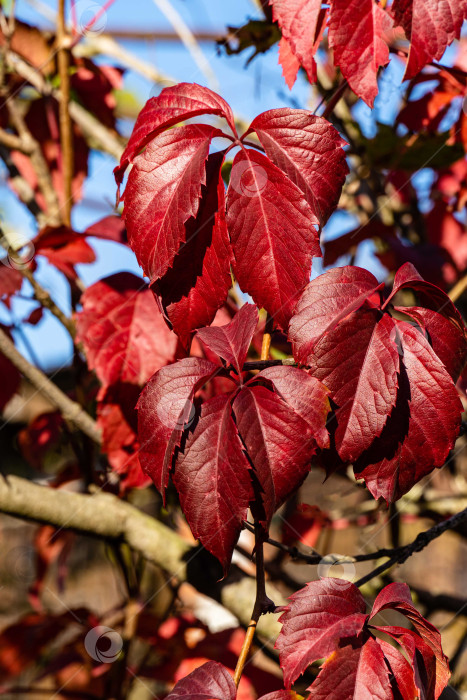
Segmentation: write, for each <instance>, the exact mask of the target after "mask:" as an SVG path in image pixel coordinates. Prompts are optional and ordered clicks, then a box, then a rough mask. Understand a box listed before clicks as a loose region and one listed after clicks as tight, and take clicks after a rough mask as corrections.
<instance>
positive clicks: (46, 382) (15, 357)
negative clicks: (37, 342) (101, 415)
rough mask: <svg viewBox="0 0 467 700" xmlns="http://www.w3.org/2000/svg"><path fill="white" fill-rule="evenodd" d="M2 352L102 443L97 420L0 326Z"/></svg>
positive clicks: (78, 424) (84, 429)
mask: <svg viewBox="0 0 467 700" xmlns="http://www.w3.org/2000/svg"><path fill="white" fill-rule="evenodd" d="M0 352H2V353H3V354H4V355H5V357H7V358H8V359H9V360H10V361H11V362H12V363H13V364H14V365H15V367H17V369H19V371H20V372H21V374H23V375H24V376H25V377H26V379H29V381H30V382H31V384H32V385H33V386H35V387H36V389H37V390H38V391H39V392H40V393H41V394H42V395H43V396H45V397H46V398H48V399H49V401H50V402H51V403H52V404H53V405H54V406H55V407H56V408H57V409H58V410H59V411H60V412H61V414H62V416H63V417H64V419H65V420H66V421H69V422H70V423H72V424H74V425H75V426H76V427H77V428H79V430H81V431H82V432H83V433H84V434H85V435H87V436H88V437H89V438H91V440H93V441H94V442H95V443H97V444H98V445H100V442H101V435H100V431H99V429H98V427H97V424H96V422H95V421H94V420H93V419H92V418H91V416H90V415H89V414H88V413H86V411H83V409H82V408H81V406H80V405H79V404H78V403H76V402H75V401H72V400H71V399H70V398H68V396H67V395H66V394H64V393H63V391H61V389H59V388H58V386H56V385H55V384H54V383H53V382H51V381H50V379H49V378H48V377H47V376H46V375H45V374H44V373H43V372H41V370H40V369H37V367H34V365H32V364H31V363H30V362H28V361H27V360H26V358H25V357H23V355H21V353H20V352H18V350H17V349H16V347H15V344H14V343H13V342H12V341H11V340H10V338H9V337H8V335H7V334H6V333H5V331H4V330H3V329H1V328H0Z"/></svg>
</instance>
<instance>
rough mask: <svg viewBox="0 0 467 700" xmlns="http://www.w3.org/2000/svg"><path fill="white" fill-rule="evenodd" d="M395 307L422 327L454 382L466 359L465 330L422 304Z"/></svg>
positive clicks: (466, 340)
mask: <svg viewBox="0 0 467 700" xmlns="http://www.w3.org/2000/svg"><path fill="white" fill-rule="evenodd" d="M395 309H396V311H399V312H400V313H403V314H406V315H407V316H410V317H411V318H413V319H414V320H415V321H416V322H417V323H418V324H419V325H420V326H421V327H422V328H423V329H424V331H425V332H426V334H427V337H428V339H429V341H430V344H431V346H432V348H433V350H434V351H435V353H436V354H437V355H438V357H439V359H440V360H441V362H442V363H443V365H444V366H445V367H446V369H447V371H448V372H449V374H450V375H451V378H452V380H453V381H454V382H456V381H457V380H458V378H459V376H460V374H461V373H462V370H463V369H464V367H465V364H466V361H467V338H466V335H465V331H464V330H463V329H460V328H459V326H458V325H457V324H454V323H451V321H449V320H448V319H447V318H446V317H445V316H442V315H441V314H439V313H437V312H436V311H432V310H431V309H425V308H423V307H422V306H411V307H410V308H407V307H405V306H396V307H395Z"/></svg>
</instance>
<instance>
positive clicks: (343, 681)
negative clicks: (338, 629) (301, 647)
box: [308, 637, 394, 700]
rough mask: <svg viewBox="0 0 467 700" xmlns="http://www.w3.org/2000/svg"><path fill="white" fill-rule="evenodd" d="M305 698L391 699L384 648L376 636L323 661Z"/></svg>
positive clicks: (315, 699)
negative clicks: (382, 648) (361, 644)
mask: <svg viewBox="0 0 467 700" xmlns="http://www.w3.org/2000/svg"><path fill="white" fill-rule="evenodd" d="M308 690H309V691H310V695H309V696H308V700H393V698H394V696H393V693H392V689H391V684H390V682H389V675H388V669H387V668H386V665H385V663H384V656H383V652H382V651H381V648H380V646H379V644H378V643H377V641H376V640H375V639H372V638H371V637H370V639H368V640H367V642H366V643H365V644H364V645H363V646H360V647H357V648H355V649H354V648H353V647H352V646H346V647H344V648H343V649H338V650H337V651H336V653H335V654H334V655H333V656H331V658H330V659H328V661H326V662H325V664H324V666H323V667H322V669H321V671H320V672H319V674H318V677H317V678H316V680H315V682H314V683H313V685H311V686H310V688H308Z"/></svg>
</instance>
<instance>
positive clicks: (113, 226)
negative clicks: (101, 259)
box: [83, 214, 127, 244]
mask: <svg viewBox="0 0 467 700" xmlns="http://www.w3.org/2000/svg"><path fill="white" fill-rule="evenodd" d="M83 236H94V237H95V238H102V239H104V240H105V241H115V243H122V244H126V243H127V237H126V229H125V224H124V223H123V219H122V217H121V216H115V215H113V214H112V215H111V216H105V217H104V218H103V219H99V221H96V222H95V223H94V224H91V226H88V228H87V229H86V230H85V231H84V233H83Z"/></svg>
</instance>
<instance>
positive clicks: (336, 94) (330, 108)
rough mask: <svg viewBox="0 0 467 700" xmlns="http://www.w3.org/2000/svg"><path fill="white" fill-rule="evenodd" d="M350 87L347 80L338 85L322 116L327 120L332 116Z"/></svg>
mask: <svg viewBox="0 0 467 700" xmlns="http://www.w3.org/2000/svg"><path fill="white" fill-rule="evenodd" d="M348 87H349V84H348V82H347V80H345V79H344V80H342V82H341V83H340V85H338V87H337V90H336V91H335V92H334V94H333V95H332V96H331V98H330V100H329V102H328V103H327V104H326V107H325V109H324V112H323V113H322V115H321V116H322V117H323V118H324V119H327V118H328V117H329V115H330V114H332V112H333V111H334V109H335V107H336V105H337V103H338V102H340V100H341V99H342V97H343V96H344V93H345V91H346V90H347V88H348Z"/></svg>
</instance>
